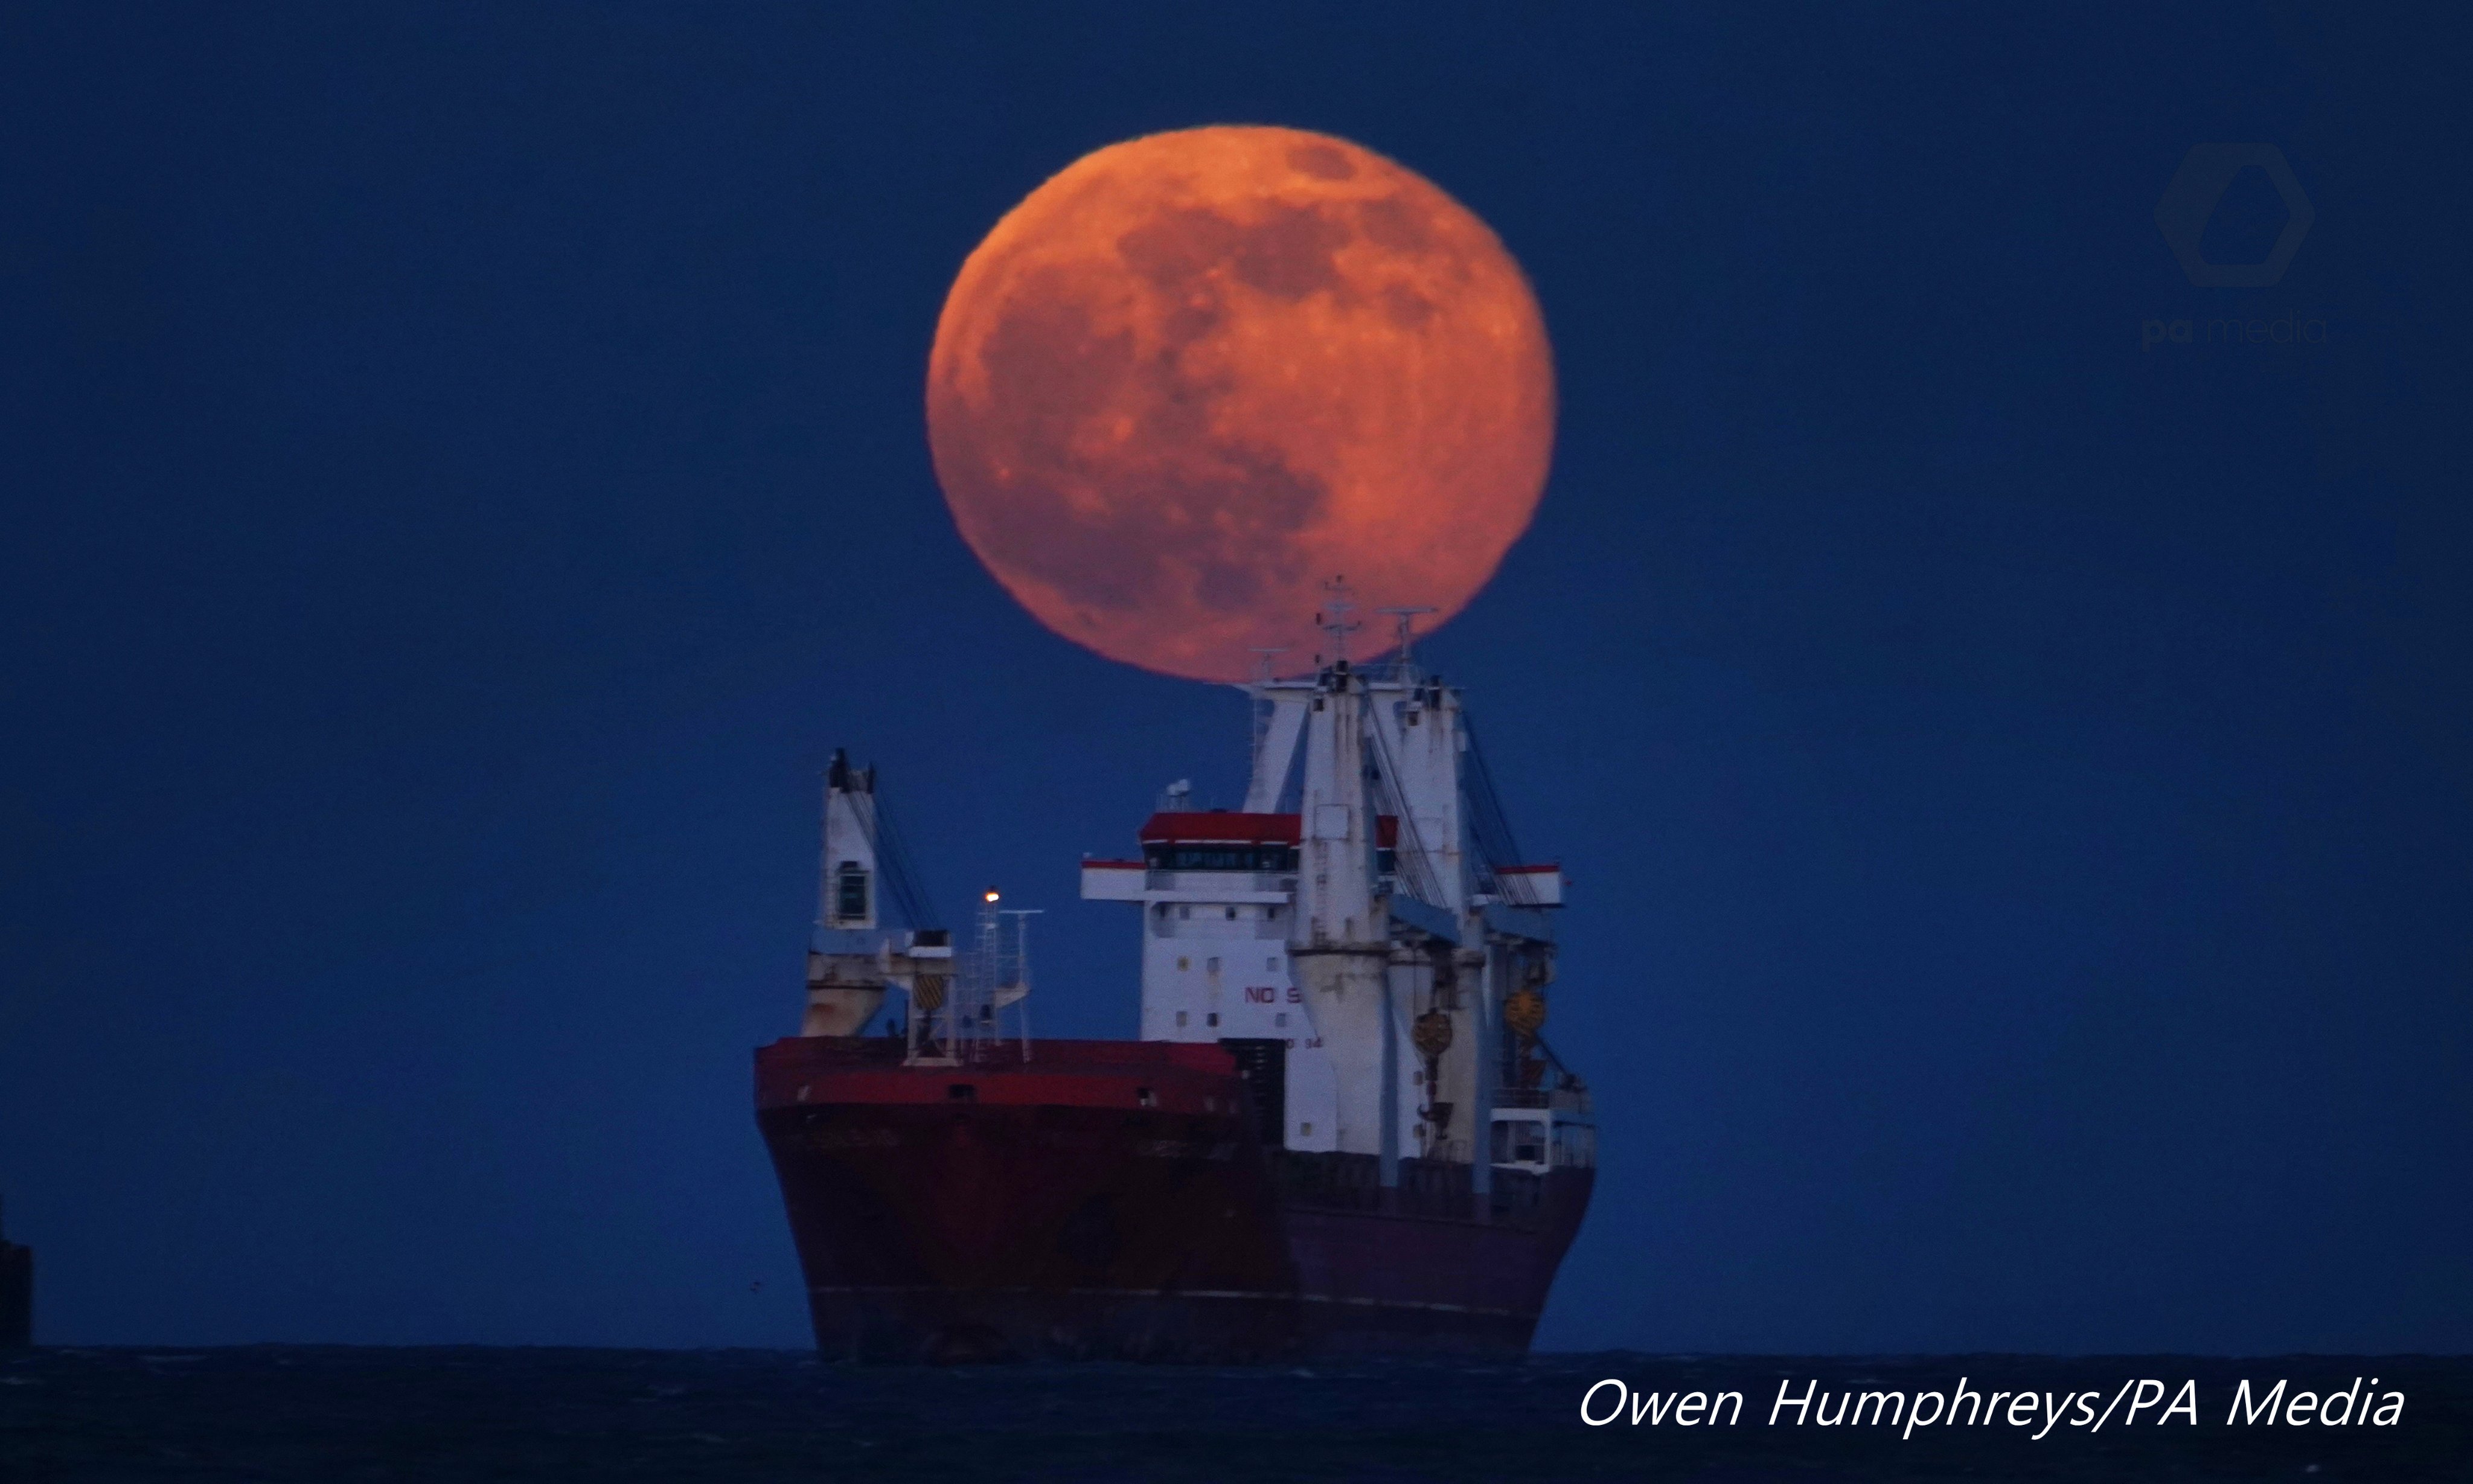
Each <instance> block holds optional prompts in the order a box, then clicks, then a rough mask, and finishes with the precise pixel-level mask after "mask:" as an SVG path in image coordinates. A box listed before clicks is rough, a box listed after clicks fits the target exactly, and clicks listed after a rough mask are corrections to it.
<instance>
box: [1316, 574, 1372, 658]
mask: <svg viewBox="0 0 2473 1484" xmlns="http://www.w3.org/2000/svg"><path fill="white" fill-rule="evenodd" d="M1322 590H1323V592H1324V593H1325V594H1326V596H1325V597H1324V598H1323V600H1322V608H1323V610H1322V611H1321V612H1319V613H1316V614H1315V615H1314V627H1315V628H1317V629H1320V630H1321V631H1322V632H1323V633H1325V634H1330V635H1331V658H1333V659H1334V660H1336V661H1337V662H1339V663H1340V664H1346V663H1348V636H1349V635H1350V634H1355V633H1356V632H1357V630H1359V629H1362V628H1364V627H1365V625H1364V624H1362V623H1351V622H1349V619H1348V615H1349V614H1351V613H1354V612H1356V611H1357V594H1356V592H1355V591H1354V590H1353V589H1352V588H1350V586H1348V579H1347V578H1345V577H1333V579H1332V580H1331V581H1329V582H1327V583H1325V584H1323V585H1322Z"/></svg>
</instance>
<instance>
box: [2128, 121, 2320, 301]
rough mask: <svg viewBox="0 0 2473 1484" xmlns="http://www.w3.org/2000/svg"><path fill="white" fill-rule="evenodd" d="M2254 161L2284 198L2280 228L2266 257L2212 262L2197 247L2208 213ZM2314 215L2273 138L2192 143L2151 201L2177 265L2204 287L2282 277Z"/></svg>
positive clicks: (2258, 283)
mask: <svg viewBox="0 0 2473 1484" xmlns="http://www.w3.org/2000/svg"><path fill="white" fill-rule="evenodd" d="M2252 165H2256V166H2257V167H2258V168H2259V169H2261V170H2263V171H2265V172H2266V173H2267V178H2268V180H2269V181H2271V182H2273V183H2274V186H2275V194H2277V195H2278V196H2281V197H2283V198H2284V210H2285V213H2286V216H2285V222H2284V230H2283V232H2282V233H2280V234H2279V235H2278V236H2277V237H2276V239H2275V246H2274V247H2273V248H2271V249H2269V251H2268V254H2267V258H2266V260H2265V261H2264V262H2257V263H2210V262H2208V261H2207V258H2206V254H2205V253H2203V252H2202V251H2199V248H2198V239H2199V237H2200V236H2202V235H2203V234H2204V233H2205V232H2206V229H2207V219H2208V218H2210V217H2212V216H2214V215H2215V214H2216V207H2217V205H2218V204H2219V203H2221V202H2222V201H2223V199H2224V189H2225V187H2227V186H2229V185H2231V184H2232V183H2233V178H2234V177H2235V176H2238V175H2240V174H2241V173H2242V172H2243V171H2244V170H2246V169H2248V168H2249V167H2250V166H2252ZM2315 220H2317V212H2316V211H2314V210H2313V209H2311V205H2310V198H2309V197H2308V196H2306V195H2304V194H2303V193H2302V190H2301V182H2300V181H2299V180H2294V179H2293V166H2292V165H2291V164H2289V163H2287V162H2286V160H2285V158H2284V152H2283V151H2282V150H2279V149H2277V148H2276V147H2275V146H2274V145H2271V144H2197V145H2192V146H2191V147H2190V153H2189V154H2187V155H2185V156H2182V157H2181V168H2180V169H2179V170H2176V171H2174V172H2173V183H2172V184H2170V185H2167V186H2166V187H2164V199H2163V200H2161V201H2159V202H2157V203H2155V226H2156V228H2157V229H2158V230H2160V231H2161V232H2163V233H2164V241H2165V242H2166V244H2168V245H2169V246H2170V247H2171V248H2172V249H2173V257H2174V258H2176V259H2178V260H2179V262H2180V264H2181V271H2182V272H2183V273H2185V274H2188V275H2190V281H2191V282H2192V283H2195V284H2197V286H2198V287H2200V288H2202V289H2261V288H2265V287H2267V286H2268V285H2269V284H2270V283H2273V282H2274V281H2276V280H2277V279H2278V278H2281V277H2283V276H2284V270H2285V269H2286V268H2287V267H2289V266H2291V264H2292V262H2293V253H2295V252H2297V251H2300V250H2301V239H2302V238H2304V237H2307V236H2308V235H2310V224H2311V223H2312V222H2313V221H2315Z"/></svg>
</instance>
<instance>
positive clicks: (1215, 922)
mask: <svg viewBox="0 0 2473 1484" xmlns="http://www.w3.org/2000/svg"><path fill="white" fill-rule="evenodd" d="M1343 616H1344V614H1343ZM1403 629H1404V633H1403V639H1404V640H1405V622H1404V624H1403ZM1344 634H1345V630H1344V629H1338V630H1335V632H1334V636H1335V637H1344ZM1335 647H1336V646H1335ZM1246 689H1247V690H1248V692H1249V693H1250V694H1251V695H1252V697H1253V699H1254V702H1255V705H1256V727H1255V749H1254V768H1253V776H1252V778H1251V780H1250V782H1249V784H1248V787H1247V789H1246V795H1245V803H1244V807H1243V808H1242V809H1233V810H1205V809H1196V808H1193V807H1192V806H1191V804H1190V793H1189V790H1188V789H1187V788H1186V787H1185V786H1184V785H1182V784H1180V785H1177V786H1176V787H1174V788H1171V789H1170V790H1169V791H1168V792H1167V793H1166V794H1165V795H1164V796H1163V797H1162V800H1161V807H1160V810H1159V812H1157V813H1155V814H1154V815H1152V817H1151V819H1150V821H1149V822H1148V823H1147V824H1146V825H1145V826H1143V828H1142V835H1141V839H1142V851H1143V853H1142V857H1141V858H1140V859H1139V860H1136V859H1114V860H1095V859H1086V860H1085V861H1084V862H1083V866H1082V895H1083V896H1084V898H1090V899H1095V900H1109V901H1126V902H1135V903H1139V904H1140V908H1141V912H1142V1007H1141V1036H1142V1039H1144V1040H1146V1041H1224V1042H1227V1043H1229V1049H1230V1050H1231V1051H1232V1052H1234V1053H1236V1055H1237V1056H1238V1058H1239V1062H1240V1065H1246V1066H1247V1067H1248V1075H1249V1077H1253V1076H1254V1068H1255V1067H1256V1066H1258V1065H1259V1066H1261V1071H1262V1072H1263V1073H1264V1074H1265V1075H1264V1076H1262V1077H1256V1078H1255V1080H1256V1086H1257V1089H1258V1092H1261V1091H1266V1090H1269V1089H1265V1087H1264V1083H1265V1082H1266V1081H1268V1082H1275V1083H1276V1084H1277V1089H1276V1091H1271V1092H1270V1096H1269V1098H1268V1101H1269V1102H1271V1103H1273V1104H1276V1105H1277V1106H1279V1107H1280V1109H1281V1112H1280V1115H1279V1116H1280V1142H1282V1143H1283V1144H1284V1145H1285V1147H1287V1148H1289V1149H1293V1150H1317V1151H1319V1150H1337V1151H1341V1152H1345V1153H1355V1154H1372V1155H1377V1156H1380V1157H1381V1160H1380V1169H1381V1181H1382V1184H1384V1185H1396V1184H1397V1183H1398V1180H1399V1167H1398V1166H1399V1161H1400V1160H1402V1159H1403V1158H1418V1159H1428V1160H1439V1161H1450V1162H1453V1163H1473V1164H1474V1165H1475V1166H1476V1168H1475V1170H1474V1172H1473V1177H1474V1180H1475V1182H1476V1185H1477V1188H1479V1189H1483V1188H1485V1187H1486V1185H1487V1183H1488V1182H1487V1172H1488V1171H1489V1170H1490V1169H1491V1168H1492V1167H1494V1166H1497V1165H1501V1166H1504V1167H1514V1168H1523V1169H1532V1170H1539V1171H1542V1170H1545V1169H1547V1168H1549V1166H1550V1165H1552V1164H1557V1163H1563V1164H1593V1163H1594V1162H1595V1146H1594V1137H1595V1136H1594V1130H1593V1127H1592V1124H1591V1120H1590V1118H1589V1116H1588V1113H1589V1109H1588V1095H1587V1092H1586V1090H1585V1089H1584V1088H1582V1087H1581V1086H1580V1084H1579V1082H1578V1079H1577V1078H1574V1077H1572V1076H1570V1074H1568V1073H1564V1072H1561V1071H1560V1070H1559V1068H1555V1069H1553V1070H1551V1071H1549V1065H1548V1058H1547V1057H1545V1056H1542V1055H1541V1054H1540V1053H1542V1052H1543V1043H1542V1041H1538V1040H1537V1032H1538V1030H1539V1028H1540V1026H1542V1024H1543V1021H1544V1018H1545V995H1546V991H1547V986H1548V984H1549V982H1550V981H1551V980H1552V978H1553V972H1554V968H1553V966H1554V927H1553V922H1552V919H1551V916H1550V909H1552V908H1555V907H1559V906H1560V905H1562V901H1563V875H1562V872H1561V871H1560V869H1559V868H1557V867H1554V866H1540V865H1532V864H1525V863H1521V862H1519V861H1517V860H1515V859H1513V858H1511V852H1510V850H1509V831H1508V829H1507V828H1506V827H1504V826H1502V824H1501V811H1500V808H1499V806H1498V805H1497V803H1496V802H1495V800H1494V796H1493V791H1492V787H1491V784H1490V782H1489V781H1488V780H1487V779H1486V778H1485V776H1484V767H1483V764H1482V761H1481V760H1480V759H1479V755H1478V754H1477V753H1476V752H1475V750H1474V740H1473V736H1472V733H1471V732H1470V730H1469V728H1468V723H1467V718H1466V716H1465V714H1464V712H1463V710H1462V706H1461V696H1460V692H1459V691H1458V690H1457V689H1456V688H1454V687H1453V686H1450V685H1447V684H1445V683H1443V682H1442V681H1441V679H1440V678H1439V677H1435V676H1429V675H1427V674H1425V673H1424V672H1422V671H1420V670H1419V669H1418V668H1417V667H1416V665H1415V664H1414V663H1413V662H1412V660H1411V659H1410V658H1408V653H1407V647H1406V645H1405V642H1404V643H1403V644H1402V645H1401V648H1400V652H1399V658H1397V659H1395V660H1393V661H1391V662H1388V663H1385V664H1381V665H1375V666H1368V667H1365V668H1361V669H1360V668H1357V667H1353V666H1351V665H1350V664H1349V663H1348V662H1347V660H1345V659H1344V658H1343V659H1339V660H1336V661H1334V662H1333V663H1332V664H1331V665H1329V666H1327V667H1326V668H1324V669H1323V670H1322V671H1321V672H1320V673H1319V674H1317V675H1315V676H1313V677H1311V678H1310V679H1303V680H1292V681H1263V682H1257V683H1255V684H1253V685H1250V686H1248V687H1246ZM1274 1053H1276V1056H1277V1063H1278V1065H1277V1066H1276V1068H1274V1067H1272V1066H1270V1065H1263V1063H1262V1059H1263V1058H1264V1057H1266V1056H1270V1055H1272V1054H1274ZM1266 1132H1267V1131H1266Z"/></svg>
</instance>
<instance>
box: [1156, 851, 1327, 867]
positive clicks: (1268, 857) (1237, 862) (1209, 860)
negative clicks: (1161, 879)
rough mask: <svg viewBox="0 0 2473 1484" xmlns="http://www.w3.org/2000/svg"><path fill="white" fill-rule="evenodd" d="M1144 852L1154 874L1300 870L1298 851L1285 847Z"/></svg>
mask: <svg viewBox="0 0 2473 1484" xmlns="http://www.w3.org/2000/svg"><path fill="white" fill-rule="evenodd" d="M1144 853H1145V854H1146V855H1147V856H1148V857H1149V866H1150V869H1151V870H1153V871H1294V870H1296V869H1297V852H1296V851H1295V850H1291V849H1289V848H1288V847H1286V846H1285V845H1154V846H1151V847H1149V848H1148V849H1147V850H1145V851H1144Z"/></svg>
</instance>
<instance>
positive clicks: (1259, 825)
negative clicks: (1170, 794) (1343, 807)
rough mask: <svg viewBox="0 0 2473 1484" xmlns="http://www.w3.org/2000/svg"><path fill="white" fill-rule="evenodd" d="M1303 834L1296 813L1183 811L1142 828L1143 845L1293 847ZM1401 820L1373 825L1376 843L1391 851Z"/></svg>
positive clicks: (1158, 816)
mask: <svg viewBox="0 0 2473 1484" xmlns="http://www.w3.org/2000/svg"><path fill="white" fill-rule="evenodd" d="M1300 835H1301V831H1300V829H1299V827H1298V824H1297V816H1295V815H1293V814H1243V813H1239V812H1237V811H1236V810H1235V809H1181V810H1177V811H1175V812H1173V813H1167V814H1154V815H1152V816H1151V817H1150V818H1149V819H1148V820H1147V821H1145V822H1144V823H1143V825H1142V844H1144V845H1294V844H1296V843H1297V841H1298V839H1299V838H1300ZM1399 838H1400V821H1399V820H1398V819H1397V818H1395V817H1393V816H1391V815H1388V814H1385V815H1381V816H1380V817H1378V818H1377V819H1376V820H1375V822H1374V843H1375V845H1376V846H1377V847H1379V848H1380V849H1382V850H1392V849H1394V848H1395V847H1396V845H1397V844H1398V841H1399Z"/></svg>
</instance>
